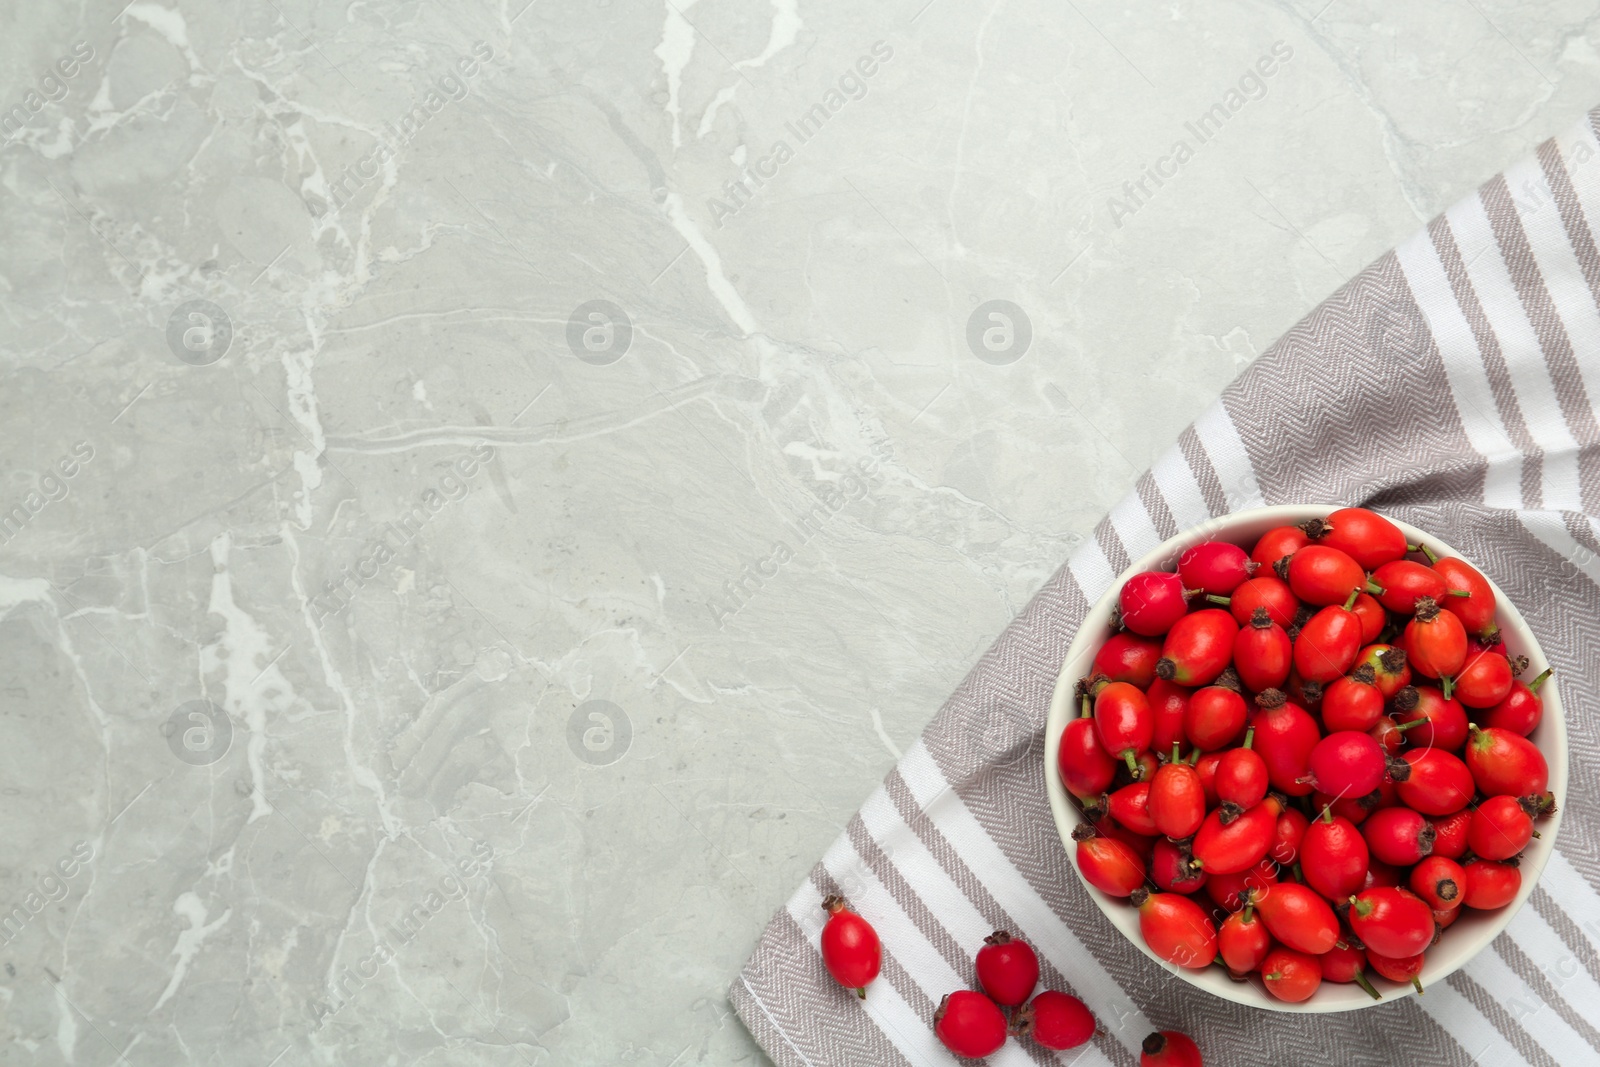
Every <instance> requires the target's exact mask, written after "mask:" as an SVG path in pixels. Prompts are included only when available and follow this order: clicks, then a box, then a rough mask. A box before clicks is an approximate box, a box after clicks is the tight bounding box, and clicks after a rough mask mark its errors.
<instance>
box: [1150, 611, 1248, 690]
mask: <svg viewBox="0 0 1600 1067" xmlns="http://www.w3.org/2000/svg"><path fill="white" fill-rule="evenodd" d="M1238 631H1239V624H1238V623H1236V622H1234V621H1233V616H1232V615H1230V614H1228V613H1227V612H1226V611H1223V610H1221V609H1220V608H1202V609H1201V610H1199V611H1194V612H1190V613H1189V614H1187V615H1185V616H1184V617H1183V618H1181V619H1179V620H1178V621H1177V622H1176V623H1174V624H1173V626H1172V629H1171V630H1169V631H1167V636H1166V639H1165V640H1164V641H1162V643H1161V659H1160V660H1158V661H1157V662H1156V676H1157V677H1160V678H1165V679H1166V680H1167V681H1169V682H1176V683H1178V684H1179V685H1189V686H1199V685H1210V684H1211V683H1212V682H1214V681H1216V679H1217V676H1218V675H1219V674H1221V673H1222V672H1223V671H1224V670H1226V669H1227V667H1228V661H1229V660H1231V659H1232V658H1233V635H1234V634H1236V633H1237V632H1238Z"/></svg>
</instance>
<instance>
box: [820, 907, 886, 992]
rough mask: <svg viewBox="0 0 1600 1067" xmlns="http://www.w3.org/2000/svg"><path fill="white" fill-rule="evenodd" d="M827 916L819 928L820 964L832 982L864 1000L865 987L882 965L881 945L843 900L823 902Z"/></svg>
mask: <svg viewBox="0 0 1600 1067" xmlns="http://www.w3.org/2000/svg"><path fill="white" fill-rule="evenodd" d="M822 908H823V910H824V911H826V912H827V913H828V922H827V925H825V926H823V928H822V963H823V966H825V967H827V969H828V973H829V974H831V975H832V976H833V980H834V981H836V982H838V983H839V984H840V985H842V986H844V987H845V988H846V989H853V990H855V991H856V996H858V997H861V998H862V999H863V1000H865V999H866V996H867V989H866V987H867V984H868V983H869V982H871V981H872V980H873V979H874V978H876V977H878V971H879V970H880V969H881V968H882V966H883V946H882V944H881V943H880V942H879V941H878V932H877V931H876V930H874V929H873V928H872V924H871V923H869V922H867V920H865V919H863V918H862V917H861V916H859V915H857V914H856V913H855V912H853V911H851V910H850V908H849V906H848V905H847V904H845V902H844V898H843V897H839V896H830V897H828V898H827V899H825V900H824V901H823V902H822Z"/></svg>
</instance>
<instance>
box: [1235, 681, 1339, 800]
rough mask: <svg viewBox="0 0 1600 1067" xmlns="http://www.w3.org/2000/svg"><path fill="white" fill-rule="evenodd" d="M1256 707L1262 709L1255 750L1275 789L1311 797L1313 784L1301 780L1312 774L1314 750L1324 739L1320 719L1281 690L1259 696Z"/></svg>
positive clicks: (1257, 722)
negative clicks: (1317, 720) (1319, 727)
mask: <svg viewBox="0 0 1600 1067" xmlns="http://www.w3.org/2000/svg"><path fill="white" fill-rule="evenodd" d="M1256 706H1257V707H1258V708H1259V709H1260V710H1259V711H1257V712H1256V717H1255V720H1254V721H1253V722H1252V724H1251V725H1252V726H1254V727H1255V732H1256V736H1255V750H1256V752H1257V753H1258V754H1259V755H1260V756H1261V758H1262V760H1263V761H1265V763H1266V765H1267V777H1268V779H1269V780H1270V781H1271V782H1272V788H1274V789H1276V790H1278V791H1279V792H1280V793H1287V794H1288V795H1289V796H1297V797H1303V796H1306V795H1308V794H1309V793H1310V792H1311V791H1312V790H1311V785H1310V783H1308V782H1302V781H1300V779H1301V778H1302V777H1304V776H1305V775H1306V773H1307V772H1308V771H1309V769H1310V760H1311V750H1312V749H1314V748H1316V747H1317V742H1318V741H1319V740H1321V738H1322V731H1321V730H1319V729H1317V723H1316V720H1315V719H1313V718H1312V717H1311V716H1310V715H1309V714H1307V712H1306V710H1305V709H1304V708H1302V707H1300V706H1299V705H1298V704H1291V703H1289V702H1288V701H1287V698H1285V696H1284V694H1283V693H1282V691H1280V690H1277V689H1268V690H1266V691H1265V692H1262V693H1257V694H1256Z"/></svg>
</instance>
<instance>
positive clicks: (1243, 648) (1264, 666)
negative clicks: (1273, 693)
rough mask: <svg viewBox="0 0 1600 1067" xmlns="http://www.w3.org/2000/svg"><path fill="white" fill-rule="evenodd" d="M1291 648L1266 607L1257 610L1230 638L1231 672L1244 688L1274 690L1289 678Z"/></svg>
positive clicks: (1292, 653) (1281, 628)
mask: <svg viewBox="0 0 1600 1067" xmlns="http://www.w3.org/2000/svg"><path fill="white" fill-rule="evenodd" d="M1293 662H1294V646H1293V644H1292V643H1291V642H1290V640H1289V635H1288V634H1287V633H1285V632H1284V630H1283V627H1282V626H1279V625H1278V624H1277V623H1275V622H1273V621H1272V618H1271V616H1269V615H1268V614H1267V609H1266V608H1257V609H1256V610H1255V613H1254V614H1253V615H1251V616H1250V622H1249V623H1248V624H1247V625H1245V626H1242V627H1240V628H1239V632H1238V633H1236V634H1234V636H1233V669H1234V670H1236V671H1238V672H1239V680H1240V681H1242V682H1243V683H1244V685H1245V688H1246V689H1253V690H1255V691H1256V692H1258V693H1259V692H1260V691H1261V690H1263V689H1275V688H1277V687H1278V686H1280V685H1282V684H1283V683H1284V682H1285V681H1287V680H1288V678H1289V667H1290V665H1291V664H1292V663H1293Z"/></svg>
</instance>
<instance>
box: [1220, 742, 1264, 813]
mask: <svg viewBox="0 0 1600 1067" xmlns="http://www.w3.org/2000/svg"><path fill="white" fill-rule="evenodd" d="M1254 744H1255V731H1254V730H1247V731H1245V735H1244V743H1243V744H1241V745H1240V746H1239V747H1238V748H1230V749H1228V751H1226V752H1224V753H1223V754H1222V758H1221V759H1219V760H1218V761H1217V771H1216V774H1215V775H1214V776H1213V778H1212V789H1213V790H1214V791H1215V792H1216V795H1217V800H1218V801H1219V802H1220V803H1221V805H1222V807H1223V808H1224V809H1225V810H1228V811H1230V812H1231V813H1232V814H1233V816H1234V817H1235V818H1237V817H1238V816H1240V815H1243V814H1244V812H1245V811H1246V809H1248V808H1253V807H1255V806H1256V805H1257V804H1259V803H1261V800H1262V798H1263V797H1265V796H1266V795H1267V787H1268V785H1269V782H1268V780H1267V764H1266V762H1265V761H1264V760H1263V759H1262V758H1261V756H1260V755H1259V754H1258V753H1257V752H1256V751H1255V749H1254V748H1253V747H1251V746H1252V745H1254Z"/></svg>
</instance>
